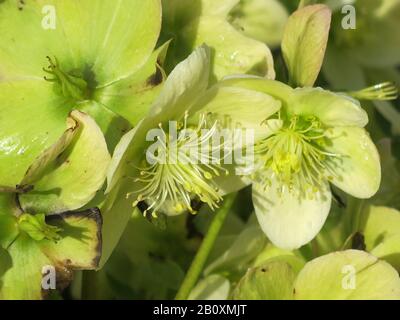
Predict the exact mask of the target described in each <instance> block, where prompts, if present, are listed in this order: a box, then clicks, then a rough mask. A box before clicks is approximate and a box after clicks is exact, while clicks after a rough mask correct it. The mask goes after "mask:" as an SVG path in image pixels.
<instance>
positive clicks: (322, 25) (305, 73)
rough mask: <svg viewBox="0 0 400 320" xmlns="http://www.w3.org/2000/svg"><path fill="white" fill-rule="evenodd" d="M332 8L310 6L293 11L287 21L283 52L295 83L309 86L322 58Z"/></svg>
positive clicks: (291, 80) (292, 82)
mask: <svg viewBox="0 0 400 320" xmlns="http://www.w3.org/2000/svg"><path fill="white" fill-rule="evenodd" d="M331 14H332V13H331V10H330V9H329V8H328V7H327V6H325V5H321V4H318V5H311V6H306V7H304V8H302V9H299V10H297V11H296V12H295V13H293V14H292V15H291V16H290V17H289V20H288V22H287V24H286V29H285V32H284V34H283V39H282V52H283V57H284V59H285V62H286V66H287V68H288V71H289V77H290V82H291V84H293V85H294V86H299V87H312V86H313V85H314V82H315V81H316V80H317V77H318V74H319V71H320V69H321V66H322V62H323V60H324V55H325V50H326V45H327V43H328V36H329V29H330V23H331Z"/></svg>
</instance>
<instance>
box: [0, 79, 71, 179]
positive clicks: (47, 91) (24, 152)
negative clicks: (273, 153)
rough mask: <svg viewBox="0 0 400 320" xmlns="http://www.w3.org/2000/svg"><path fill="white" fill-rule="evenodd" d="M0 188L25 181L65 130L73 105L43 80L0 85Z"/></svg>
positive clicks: (1, 83) (2, 83) (0, 83)
mask: <svg viewBox="0 0 400 320" xmlns="http://www.w3.org/2000/svg"><path fill="white" fill-rule="evenodd" d="M0 105H1V109H0V185H4V186H15V185H17V184H18V183H20V182H21V180H22V178H23V177H24V175H25V173H26V171H27V170H28V168H29V166H30V165H31V164H32V162H33V161H34V160H35V159H36V158H37V157H38V156H39V155H40V154H41V153H42V152H43V151H44V150H46V149H47V148H49V147H50V146H51V145H53V144H54V143H55V142H56V141H57V140H58V139H59V137H60V136H61V135H62V134H63V132H64V131H65V119H66V118H67V116H68V113H69V112H70V110H71V109H72V103H71V102H70V101H68V100H66V99H64V98H61V97H58V96H56V95H54V94H53V87H52V86H51V85H50V84H47V83H42V82H41V81H19V82H0Z"/></svg>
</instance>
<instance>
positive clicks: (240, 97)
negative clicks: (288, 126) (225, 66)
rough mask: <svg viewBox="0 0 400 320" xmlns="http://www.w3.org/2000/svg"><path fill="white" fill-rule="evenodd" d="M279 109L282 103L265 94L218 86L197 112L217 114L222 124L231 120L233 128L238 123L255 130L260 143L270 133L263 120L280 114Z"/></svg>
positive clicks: (208, 93)
mask: <svg viewBox="0 0 400 320" xmlns="http://www.w3.org/2000/svg"><path fill="white" fill-rule="evenodd" d="M280 107H281V103H280V101H278V100H275V99H274V98H272V97H271V96H269V95H267V94H264V93H262V92H259V91H254V90H248V89H244V88H239V87H228V86H221V87H220V86H218V85H216V86H214V87H212V88H211V89H209V90H208V91H207V92H206V94H205V95H204V96H203V97H202V98H201V99H200V100H199V102H198V110H196V111H197V113H199V114H210V115H214V116H215V117H216V119H221V120H222V121H223V120H224V119H226V117H229V119H230V120H231V121H232V123H233V125H235V124H239V125H240V128H243V129H250V130H254V134H255V140H256V141H257V140H258V139H260V138H261V137H265V134H266V133H268V130H265V124H264V121H265V120H267V119H268V118H269V117H270V116H271V115H273V114H274V113H276V112H278V111H279V109H280ZM222 121H221V122H222ZM222 123H223V122H222Z"/></svg>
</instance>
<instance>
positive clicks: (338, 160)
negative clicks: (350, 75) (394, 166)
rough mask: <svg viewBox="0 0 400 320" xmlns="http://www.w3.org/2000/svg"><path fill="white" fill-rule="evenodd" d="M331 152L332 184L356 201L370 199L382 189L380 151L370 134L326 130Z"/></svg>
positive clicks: (353, 130)
mask: <svg viewBox="0 0 400 320" xmlns="http://www.w3.org/2000/svg"><path fill="white" fill-rule="evenodd" d="M327 137H328V139H329V140H330V142H331V146H328V147H327V151H328V152H332V153H334V154H338V155H340V156H339V157H330V159H331V160H330V161H332V165H333V168H334V169H333V171H334V174H333V176H332V180H331V182H332V183H333V184H334V185H336V186H337V187H338V188H340V189H342V190H343V191H345V192H346V193H348V194H350V195H352V196H354V197H356V198H361V199H364V198H370V197H372V196H373V195H374V194H375V193H376V192H377V191H378V189H379V185H380V181H381V167H380V160H379V154H378V151H377V149H376V147H375V145H374V143H373V142H372V140H371V138H370V136H369V134H368V133H367V132H366V131H365V130H364V129H361V128H356V127H341V128H332V129H330V130H328V131H327Z"/></svg>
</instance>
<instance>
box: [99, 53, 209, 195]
mask: <svg viewBox="0 0 400 320" xmlns="http://www.w3.org/2000/svg"><path fill="white" fill-rule="evenodd" d="M209 59H210V57H209V49H208V48H207V47H206V46H202V47H200V48H198V49H197V50H196V51H194V52H193V53H192V54H191V55H190V56H189V57H188V58H187V59H186V60H184V61H183V62H181V63H180V64H179V65H178V66H177V67H176V68H175V69H174V71H172V73H171V74H170V75H169V77H168V79H167V81H166V82H165V84H164V86H163V88H162V90H161V93H160V95H159V96H158V98H157V100H156V101H155V102H154V104H153V106H152V107H151V110H150V112H149V115H148V117H147V118H146V119H144V120H143V121H142V122H140V123H139V124H138V125H137V126H136V127H135V128H134V129H132V130H131V131H130V132H128V133H127V134H126V135H125V136H124V137H123V138H122V139H121V141H120V142H119V144H118V146H117V147H116V150H115V152H114V156H113V159H112V160H111V165H110V169H109V173H108V179H107V180H108V187H107V192H109V191H110V190H111V189H112V188H113V186H114V185H115V183H116V182H117V181H118V179H119V178H120V177H121V176H123V175H124V174H125V173H124V171H125V169H126V166H127V159H130V160H132V159H134V160H135V161H139V160H140V159H141V157H143V149H142V147H143V144H144V142H145V137H146V134H147V132H148V130H150V129H155V128H158V124H159V123H163V122H167V121H172V120H180V119H181V118H182V117H183V116H184V114H185V112H186V111H188V110H189V109H190V106H192V105H193V104H194V103H195V102H196V101H197V99H198V97H199V96H200V95H201V94H202V93H204V92H205V90H206V88H207V86H208V78H209V69H210V65H209V63H210V61H209ZM136 141H137V142H136ZM134 142H135V143H134Z"/></svg>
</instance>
